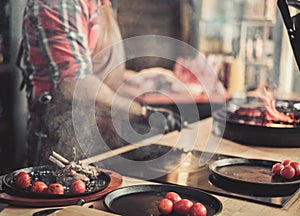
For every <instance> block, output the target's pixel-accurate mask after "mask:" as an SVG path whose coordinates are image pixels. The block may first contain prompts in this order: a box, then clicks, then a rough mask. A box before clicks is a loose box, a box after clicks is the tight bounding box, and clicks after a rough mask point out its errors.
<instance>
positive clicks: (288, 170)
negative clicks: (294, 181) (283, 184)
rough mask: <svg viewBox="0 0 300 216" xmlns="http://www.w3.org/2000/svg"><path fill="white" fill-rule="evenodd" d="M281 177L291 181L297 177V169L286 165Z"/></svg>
mask: <svg viewBox="0 0 300 216" xmlns="http://www.w3.org/2000/svg"><path fill="white" fill-rule="evenodd" d="M280 175H281V176H282V177H283V178H286V179H291V178H293V177H294V176H295V169H294V168H293V167H292V166H291V165H286V166H285V167H284V168H283V169H282V170H281V171H280Z"/></svg>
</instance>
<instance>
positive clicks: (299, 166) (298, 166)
mask: <svg viewBox="0 0 300 216" xmlns="http://www.w3.org/2000/svg"><path fill="white" fill-rule="evenodd" d="M290 165H291V166H292V167H293V168H294V169H295V176H299V175H300V164H299V163H298V162H295V161H293V162H291V164H290Z"/></svg>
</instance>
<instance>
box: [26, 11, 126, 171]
mask: <svg viewBox="0 0 300 216" xmlns="http://www.w3.org/2000/svg"><path fill="white" fill-rule="evenodd" d="M99 22H100V25H99V26H100V29H99V31H100V36H99V40H98V43H97V45H96V48H95V50H94V52H93V54H92V62H93V73H94V74H95V75H96V76H98V78H99V79H101V80H103V82H104V83H105V84H107V85H108V86H109V87H110V88H112V89H113V90H116V89H117V88H118V87H119V86H120V84H121V83H122V81H123V72H124V69H125V65H124V64H119V63H120V62H124V61H123V60H124V59H125V55H124V49H123V45H122V43H118V44H117V45H115V46H111V45H112V44H115V43H116V42H121V34H120V30H119V27H118V24H117V21H116V20H115V18H114V14H113V11H112V8H111V7H110V6H109V5H100V6H99ZM103 50H105V51H104V52H103ZM116 65H118V66H117V67H115V66H116ZM26 79H28V78H27V77H26V76H25V80H26ZM54 81H55V79H53V80H52V82H54ZM27 83H28V85H27V92H28V95H29V97H28V106H29V112H30V115H29V119H28V143H29V153H28V154H29V165H43V164H49V163H50V162H49V160H48V157H49V155H50V154H51V152H52V151H53V150H55V151H57V152H58V153H60V154H61V155H63V156H64V157H66V158H68V159H69V160H73V159H75V160H80V159H82V158H84V157H86V155H84V153H83V152H85V149H83V150H82V149H81V147H80V146H79V144H78V141H77V138H76V135H75V132H74V128H73V122H72V101H70V100H67V99H66V98H64V96H63V94H62V93H61V92H59V90H57V89H58V88H52V90H51V93H48V92H45V93H44V94H43V95H41V96H40V97H38V98H35V99H32V97H31V96H30V93H31V91H32V89H31V88H30V82H29V81H28V82H27ZM52 86H59V83H52ZM95 118H96V122H97V126H98V130H99V132H100V134H101V136H102V138H103V141H104V143H101V142H100V141H99V145H107V146H108V147H109V148H110V149H113V148H116V147H119V146H120V145H121V141H120V137H119V136H118V134H117V132H116V130H115V128H114V126H113V124H112V120H111V118H110V117H107V116H105V117H100V116H97V117H95ZM91 148H92V146H91ZM95 153H101V152H95ZM75 155H76V158H74V157H75ZM88 156H91V155H88Z"/></svg>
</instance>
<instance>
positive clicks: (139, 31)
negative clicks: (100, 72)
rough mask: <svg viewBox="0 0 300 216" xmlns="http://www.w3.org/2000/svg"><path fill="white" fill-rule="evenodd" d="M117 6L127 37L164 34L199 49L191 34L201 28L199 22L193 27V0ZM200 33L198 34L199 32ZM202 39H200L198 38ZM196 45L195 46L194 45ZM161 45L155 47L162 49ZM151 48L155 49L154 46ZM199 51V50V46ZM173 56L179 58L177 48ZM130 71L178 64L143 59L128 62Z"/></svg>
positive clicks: (134, 0) (136, 0) (119, 0)
mask: <svg viewBox="0 0 300 216" xmlns="http://www.w3.org/2000/svg"><path fill="white" fill-rule="evenodd" d="M114 3H115V4H114V7H115V9H116V13H117V19H118V23H119V25H120V30H121V33H122V36H123V38H125V39H126V38H130V37H134V36H140V35H160V36H168V37H171V38H175V39H178V40H181V41H184V42H187V43H189V44H190V45H192V46H194V47H195V46H197V42H195V41H194V40H193V39H192V38H191V34H192V33H193V32H194V31H197V29H198V23H197V25H196V26H193V28H192V29H191V28H190V26H189V25H190V24H191V23H192V22H191V21H192V20H193V14H194V12H197V11H195V10H194V9H195V7H194V8H193V9H192V8H191V6H193V4H192V3H193V1H191V0H145V1H141V0H126V1H124V0H115V1H114ZM197 34H198V33H197ZM197 38H198V37H197ZM192 41H193V42H195V43H194V44H191V43H190V42H192ZM160 45H161V44H153V46H160ZM150 47H151V46H150ZM196 48H197V47H196ZM169 52H170V56H174V57H175V58H176V57H177V54H176V49H174V50H170V51H169ZM126 65H127V68H129V69H132V70H136V71H139V70H141V69H144V68H149V67H164V68H168V69H173V65H174V62H173V61H170V60H168V59H161V58H157V57H140V58H137V59H134V60H130V61H128V62H127V64H126Z"/></svg>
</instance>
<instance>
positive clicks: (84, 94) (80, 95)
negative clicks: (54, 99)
mask: <svg viewBox="0 0 300 216" xmlns="http://www.w3.org/2000/svg"><path fill="white" fill-rule="evenodd" d="M60 90H61V92H62V94H63V95H64V97H65V98H67V99H68V100H73V99H80V100H82V99H84V100H86V101H91V100H92V101H95V105H96V113H97V115H101V116H110V115H111V109H112V106H113V108H114V109H115V110H117V111H120V112H121V113H124V114H125V113H128V115H129V118H130V119H131V120H135V119H137V118H139V117H140V115H141V113H142V105H141V104H140V103H138V102H136V101H133V100H132V99H129V98H126V97H123V96H120V95H118V94H116V93H115V91H114V90H112V89H111V88H110V87H109V86H108V85H107V84H106V83H104V82H102V81H101V80H99V79H98V78H97V77H96V76H95V75H87V76H86V78H84V79H83V80H79V81H77V82H76V83H75V82H69V81H61V83H60ZM128 104H130V107H129V110H128V106H127V105H128Z"/></svg>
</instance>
